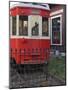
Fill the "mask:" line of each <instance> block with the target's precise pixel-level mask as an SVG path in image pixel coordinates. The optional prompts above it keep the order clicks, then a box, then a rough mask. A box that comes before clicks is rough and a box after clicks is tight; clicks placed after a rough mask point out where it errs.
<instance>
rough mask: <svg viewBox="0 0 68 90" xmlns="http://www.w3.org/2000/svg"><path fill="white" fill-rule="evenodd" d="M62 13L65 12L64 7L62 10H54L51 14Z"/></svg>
mask: <svg viewBox="0 0 68 90" xmlns="http://www.w3.org/2000/svg"><path fill="white" fill-rule="evenodd" d="M60 13H63V9H60V10H57V11H54V12H52V13H50V16H53V15H56V14H60Z"/></svg>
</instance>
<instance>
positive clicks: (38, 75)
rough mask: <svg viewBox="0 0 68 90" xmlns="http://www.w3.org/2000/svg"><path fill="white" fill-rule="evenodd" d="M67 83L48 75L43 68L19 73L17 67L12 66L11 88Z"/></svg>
mask: <svg viewBox="0 0 68 90" xmlns="http://www.w3.org/2000/svg"><path fill="white" fill-rule="evenodd" d="M60 85H65V83H64V82H60V81H59V80H57V79H55V78H53V76H50V75H49V76H48V80H46V74H45V73H44V72H43V71H42V70H41V69H38V70H33V71H28V72H27V70H25V71H24V72H21V73H19V72H18V71H17V69H16V68H10V86H9V87H10V88H25V87H26V88H31V87H46V86H60Z"/></svg>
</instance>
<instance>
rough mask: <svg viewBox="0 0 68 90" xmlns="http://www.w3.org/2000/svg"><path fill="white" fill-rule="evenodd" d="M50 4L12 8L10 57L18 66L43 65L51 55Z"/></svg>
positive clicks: (22, 5) (24, 4) (24, 5)
mask: <svg viewBox="0 0 68 90" xmlns="http://www.w3.org/2000/svg"><path fill="white" fill-rule="evenodd" d="M49 15H50V9H49V6H48V4H38V5H34V4H32V3H30V4H27V3H20V4H17V5H14V6H12V7H11V8H10V49H11V50H10V51H11V52H10V57H11V61H14V62H16V63H17V64H43V63H46V62H48V60H49V55H50V32H49Z"/></svg>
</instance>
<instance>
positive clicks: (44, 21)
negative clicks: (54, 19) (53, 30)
mask: <svg viewBox="0 0 68 90" xmlns="http://www.w3.org/2000/svg"><path fill="white" fill-rule="evenodd" d="M42 36H48V19H47V18H44V17H43V18H42Z"/></svg>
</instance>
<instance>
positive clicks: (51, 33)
mask: <svg viewBox="0 0 68 90" xmlns="http://www.w3.org/2000/svg"><path fill="white" fill-rule="evenodd" d="M57 17H60V44H53V43H52V19H54V18H57ZM50 20H51V24H50V28H51V45H62V15H61V14H60V15H56V16H53V17H51V18H50Z"/></svg>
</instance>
